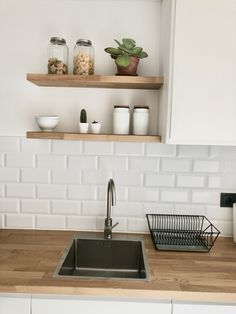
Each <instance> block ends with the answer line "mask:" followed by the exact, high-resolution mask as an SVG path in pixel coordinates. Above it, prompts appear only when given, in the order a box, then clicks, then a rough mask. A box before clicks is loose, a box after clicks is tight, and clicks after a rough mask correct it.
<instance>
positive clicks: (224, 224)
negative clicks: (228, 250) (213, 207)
mask: <svg viewBox="0 0 236 314" xmlns="http://www.w3.org/2000/svg"><path fill="white" fill-rule="evenodd" d="M211 223H212V224H213V225H214V226H215V227H216V228H217V229H218V230H219V231H220V232H221V236H226V237H229V236H232V234H233V224H232V221H222V220H212V221H211Z"/></svg>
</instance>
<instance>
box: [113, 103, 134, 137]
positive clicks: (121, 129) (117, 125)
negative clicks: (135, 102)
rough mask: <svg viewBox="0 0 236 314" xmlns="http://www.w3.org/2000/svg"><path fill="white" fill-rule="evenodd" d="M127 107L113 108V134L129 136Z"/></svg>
mask: <svg viewBox="0 0 236 314" xmlns="http://www.w3.org/2000/svg"><path fill="white" fill-rule="evenodd" d="M129 121H130V110H129V106H114V110H113V134H129Z"/></svg>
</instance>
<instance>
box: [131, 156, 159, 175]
mask: <svg viewBox="0 0 236 314" xmlns="http://www.w3.org/2000/svg"><path fill="white" fill-rule="evenodd" d="M129 170H132V171H133V170H135V171H153V172H156V171H158V170H159V159H157V158H150V157H149V158H147V157H130V158H129Z"/></svg>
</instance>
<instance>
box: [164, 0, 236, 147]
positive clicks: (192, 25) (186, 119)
mask: <svg viewBox="0 0 236 314" xmlns="http://www.w3.org/2000/svg"><path fill="white" fill-rule="evenodd" d="M166 1H167V3H168V2H170V4H169V10H171V11H172V12H171V13H170V12H169V13H168V12H167V11H164V14H169V16H170V18H171V27H169V38H170V42H171V43H170V44H169V46H167V44H166V49H169V53H167V51H166V50H165V51H164V54H165V55H166V56H168V60H169V63H167V62H166V64H165V62H164V61H165V58H164V57H163V58H164V61H163V63H164V67H167V68H168V69H167V70H168V73H164V75H165V76H167V80H168V82H167V83H166V84H168V93H169V95H168V102H169V104H168V106H169V112H168V116H167V127H168V130H167V138H166V141H167V142H169V143H177V144H181V143H184V144H222V145H236V120H235V118H236V57H235V56H236V1H235V0H171V1H170V0H166ZM164 2H165V1H164ZM164 5H165V6H166V7H168V5H167V4H164ZM165 10H167V9H165ZM163 19H165V16H163ZM163 36H165V34H164V35H163ZM163 42H164V43H165V41H163ZM168 76H169V77H168ZM163 91H164V93H165V92H166V89H165V88H164V89H163ZM165 101H166V102H167V99H165Z"/></svg>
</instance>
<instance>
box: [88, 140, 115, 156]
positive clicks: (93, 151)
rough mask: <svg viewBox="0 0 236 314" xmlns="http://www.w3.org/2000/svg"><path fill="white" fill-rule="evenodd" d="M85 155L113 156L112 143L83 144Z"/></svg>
mask: <svg viewBox="0 0 236 314" xmlns="http://www.w3.org/2000/svg"><path fill="white" fill-rule="evenodd" d="M83 153H84V154H87V155H98V156H100V155H111V154H112V153H113V145H112V142H83Z"/></svg>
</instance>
